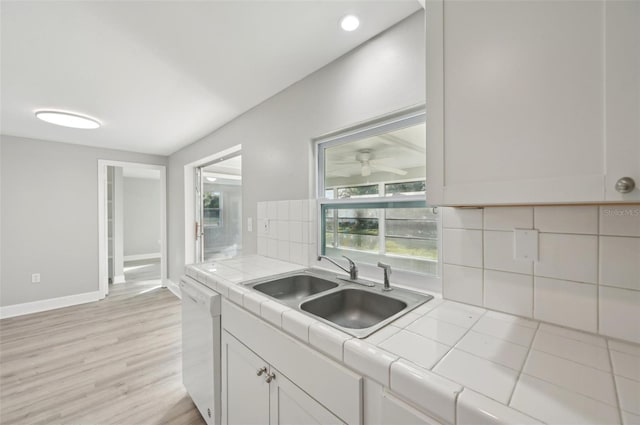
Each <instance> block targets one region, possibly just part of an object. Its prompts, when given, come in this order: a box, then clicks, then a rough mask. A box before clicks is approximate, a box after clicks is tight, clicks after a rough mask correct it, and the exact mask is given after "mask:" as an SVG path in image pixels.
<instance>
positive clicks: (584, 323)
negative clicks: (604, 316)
mask: <svg viewBox="0 0 640 425" xmlns="http://www.w3.org/2000/svg"><path fill="white" fill-rule="evenodd" d="M533 305H534V309H533V316H534V317H535V318H536V319H538V320H543V321H546V322H552V323H558V324H560V325H563V326H569V327H572V328H577V329H581V330H584V331H588V332H597V330H598V323H597V317H598V287H597V286H596V285H591V284H588V283H577V282H570V281H567V280H557V279H548V278H545V277H537V276H536V277H535V279H534V301H533Z"/></svg>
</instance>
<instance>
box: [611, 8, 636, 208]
mask: <svg viewBox="0 0 640 425" xmlns="http://www.w3.org/2000/svg"><path fill="white" fill-rule="evenodd" d="M606 19H607V21H606V22H607V37H606V52H607V64H606V74H607V75H606V78H607V84H606V88H607V104H606V111H607V133H606V135H607V151H606V161H607V177H606V182H605V191H606V199H607V201H622V202H628V201H640V2H638V1H609V2H607V13H606ZM622 177H631V178H632V179H633V180H634V181H635V184H636V189H635V190H633V191H632V192H629V193H620V192H618V191H617V190H616V189H615V187H616V182H617V181H618V179H620V178H622Z"/></svg>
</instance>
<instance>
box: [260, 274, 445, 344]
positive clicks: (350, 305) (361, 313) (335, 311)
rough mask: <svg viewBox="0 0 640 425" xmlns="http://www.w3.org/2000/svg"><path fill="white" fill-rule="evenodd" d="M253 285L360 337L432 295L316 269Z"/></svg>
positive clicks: (270, 295) (276, 298)
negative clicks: (389, 288)
mask: <svg viewBox="0 0 640 425" xmlns="http://www.w3.org/2000/svg"><path fill="white" fill-rule="evenodd" d="M368 283H370V284H371V282H368ZM250 286H251V287H252V288H253V289H254V290H256V291H258V292H261V293H263V294H265V295H267V296H268V297H271V298H274V299H275V300H277V301H279V302H281V303H282V304H285V305H287V306H289V307H291V308H294V309H296V310H298V311H300V312H302V313H305V314H308V315H311V316H313V317H314V318H316V319H318V320H320V321H322V322H324V323H326V324H328V325H330V326H333V327H335V328H338V329H340V330H341V331H343V332H346V333H348V334H350V335H353V336H355V337H357V338H365V337H367V336H368V335H371V334H372V333H374V332H375V331H377V330H378V329H380V328H382V327H383V326H385V325H386V324H387V323H389V322H392V321H393V320H395V319H397V318H399V317H400V316H402V315H404V314H405V313H407V312H409V311H411V310H413V309H414V308H416V307H418V306H420V305H422V304H424V303H426V302H428V301H429V300H431V299H432V298H433V297H432V296H431V295H423V294H419V293H417V292H413V291H409V290H406V289H402V288H397V287H396V288H393V290H392V291H383V290H382V285H380V284H375V285H374V286H372V287H367V286H363V285H361V284H358V283H354V282H351V281H349V280H345V279H342V278H338V277H336V276H334V275H332V274H329V273H323V272H319V271H315V270H313V271H311V270H306V271H303V272H298V273H291V274H287V275H281V276H278V277H276V278H273V279H269V280H261V281H259V282H253V283H251V284H250Z"/></svg>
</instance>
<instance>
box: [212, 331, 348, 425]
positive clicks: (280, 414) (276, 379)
mask: <svg viewBox="0 0 640 425" xmlns="http://www.w3.org/2000/svg"><path fill="white" fill-rule="evenodd" d="M222 349H223V353H222V362H223V366H222V388H223V391H222V404H223V409H222V423H223V424H230V425H233V424H238V425H250V424H260V425H263V424H271V425H305V424H343V423H344V422H342V421H340V419H338V418H337V417H336V416H335V415H333V414H332V413H331V412H330V411H329V410H328V409H326V408H325V407H324V406H322V405H321V404H320V403H318V402H317V401H316V400H314V399H313V398H312V397H311V396H309V395H308V394H307V393H305V392H304V391H302V390H301V389H300V388H299V387H298V386H296V385H295V384H294V383H293V382H291V381H290V380H289V379H287V378H286V377H285V376H284V375H283V374H282V373H281V372H280V371H278V370H277V369H276V368H274V367H273V366H272V365H270V364H268V363H267V362H266V361H265V360H263V359H262V358H261V357H260V356H258V355H257V354H256V353H254V352H253V351H251V350H250V349H249V348H247V347H246V346H245V345H244V344H242V343H241V342H240V341H238V340H237V339H236V338H234V337H233V336H232V335H231V334H229V333H228V332H224V333H223V335H222Z"/></svg>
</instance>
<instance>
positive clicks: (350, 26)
mask: <svg viewBox="0 0 640 425" xmlns="http://www.w3.org/2000/svg"><path fill="white" fill-rule="evenodd" d="M359 26H360V19H358V17H357V16H356V15H347V16H345V17H344V18H342V19H341V20H340V27H341V28H342V29H343V30H345V31H354V30H355V29H356V28H358V27H359Z"/></svg>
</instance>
